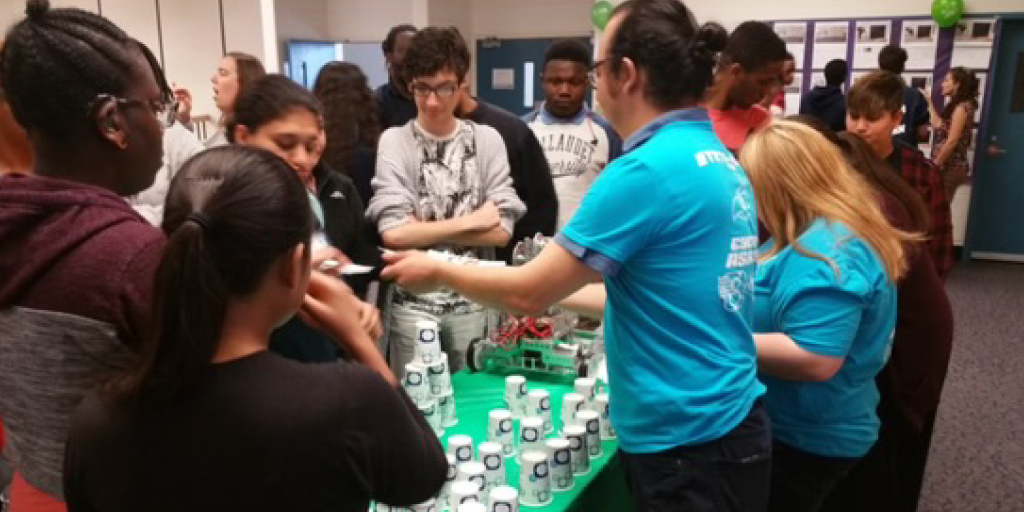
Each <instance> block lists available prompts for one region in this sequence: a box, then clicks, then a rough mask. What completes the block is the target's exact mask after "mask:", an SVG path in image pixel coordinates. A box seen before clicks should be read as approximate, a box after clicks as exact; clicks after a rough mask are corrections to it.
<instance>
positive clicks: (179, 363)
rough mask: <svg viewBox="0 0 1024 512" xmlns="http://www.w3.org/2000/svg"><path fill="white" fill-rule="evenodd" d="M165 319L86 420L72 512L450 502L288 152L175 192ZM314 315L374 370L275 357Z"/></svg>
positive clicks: (217, 154) (162, 276)
mask: <svg viewBox="0 0 1024 512" xmlns="http://www.w3.org/2000/svg"><path fill="white" fill-rule="evenodd" d="M163 229H164V231H165V233H166V234H167V237H168V240H167V246H166V249H165V252H164V254H163V257H162V259H161V261H160V265H159V268H158V271H157V277H156V284H155V297H156V300H155V305H154V323H153V332H152V335H151V336H149V337H148V338H146V340H145V341H144V343H143V345H142V347H141V349H140V351H141V354H140V357H139V358H138V360H137V362H136V363H135V364H134V365H133V366H132V367H130V368H129V370H128V371H126V372H125V373H124V374H122V375H121V376H120V377H119V378H117V379H115V380H113V381H112V382H110V383H109V384H108V385H107V386H106V387H104V388H103V389H102V390H101V391H100V392H97V393H94V394H92V395H90V396H88V397H87V398H86V399H85V400H84V401H83V402H82V404H81V406H80V407H79V409H78V411H77V412H76V414H75V415H74V417H73V420H72V427H71V432H70V435H69V439H68V444H67V451H66V458H65V479H64V491H65V494H66V497H67V501H68V505H69V509H70V510H72V511H76V510H83V511H103V512H118V511H136V510H149V511H165V510H166V511H172V510H173V511H179V510H192V511H203V510H209V511H214V510H216V511H222V510H247V511H259V510H266V511H280V510H304V511H314V510H323V511H360V512H362V511H365V510H366V509H367V507H368V506H369V501H370V500H371V499H373V500H378V501H383V502H386V503H391V504H395V505H403V506H406V505H410V504H414V503H418V502H422V501H425V500H427V499H428V498H430V497H431V496H433V495H435V494H436V492H437V491H438V489H440V487H441V484H442V482H443V480H444V477H445V473H446V471H447V461H446V459H445V456H444V453H443V451H442V449H441V446H440V444H439V443H438V441H437V437H436V436H435V435H434V433H433V431H432V430H431V428H430V426H429V425H428V424H427V423H426V422H425V421H424V419H423V417H422V415H421V414H420V413H419V411H418V409H417V408H416V406H415V405H414V404H413V403H412V402H411V401H410V400H409V398H408V397H407V396H406V395H405V394H404V392H403V391H401V390H400V389H398V387H397V384H396V381H395V379H394V378H393V377H392V376H391V373H390V371H389V370H388V367H387V364H386V363H385V362H384V359H383V357H382V356H381V355H380V354H379V353H378V351H377V348H376V346H375V344H374V342H373V340H372V339H371V338H370V337H369V336H368V335H367V333H366V332H365V331H364V330H363V329H362V328H361V326H360V325H359V320H358V317H357V313H356V309H357V303H358V299H356V298H355V296H354V295H353V294H352V292H351V290H350V289H348V287H346V286H345V285H344V284H343V283H342V282H341V281H339V280H338V279H336V278H334V277H330V276H327V275H324V274H320V273H317V272H312V266H311V255H310V240H311V234H312V232H313V213H312V212H311V210H310V208H309V204H308V200H307V197H306V192H305V191H304V190H303V187H302V183H301V182H300V181H299V179H298V178H297V176H296V174H295V172H294V171H293V170H292V169H290V168H289V167H288V166H287V165H286V164H285V163H284V162H283V161H282V160H280V159H279V158H277V157H276V156H274V155H273V154H272V153H270V152H267V151H264V150H259V149H253V148H239V147H223V148H216V149H212V150H209V151H206V152H204V153H201V154H199V155H197V156H196V157H195V158H193V159H192V160H190V161H189V162H188V163H187V164H186V165H185V167H184V168H183V169H182V170H181V171H180V172H179V174H178V175H177V176H176V177H175V178H174V181H173V182H172V184H171V190H170V192H169V194H168V198H167V211H166V215H165V218H164V224H163ZM296 312H300V314H301V315H303V316H304V317H305V318H306V320H307V321H308V322H309V323H311V324H313V325H316V326H318V327H320V328H322V329H324V330H326V331H327V332H329V333H330V334H331V335H332V337H333V338H334V339H337V340H339V343H343V344H344V345H345V348H346V350H347V351H348V353H349V354H351V355H352V358H353V359H354V360H355V361H357V362H358V363H359V364H352V363H335V364H320V365H312V364H302V363H298V362H294V361H290V360H287V359H284V358H282V357H280V356H278V355H276V354H273V353H271V352H269V351H268V350H267V346H268V343H269V341H268V340H269V337H270V332H271V331H272V330H273V329H274V328H276V327H277V326H278V325H280V324H281V323H283V322H284V321H285V320H286V319H288V318H290V317H291V316H292V315H294V314H296Z"/></svg>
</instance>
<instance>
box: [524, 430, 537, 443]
mask: <svg viewBox="0 0 1024 512" xmlns="http://www.w3.org/2000/svg"><path fill="white" fill-rule="evenodd" d="M538 439H540V433H539V432H537V431H536V430H534V429H532V428H527V429H524V430H523V441H529V442H533V441H536V440H538Z"/></svg>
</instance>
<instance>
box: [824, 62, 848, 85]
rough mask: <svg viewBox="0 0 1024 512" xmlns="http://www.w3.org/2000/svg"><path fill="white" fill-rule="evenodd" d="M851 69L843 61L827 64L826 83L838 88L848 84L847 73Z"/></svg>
mask: <svg viewBox="0 0 1024 512" xmlns="http://www.w3.org/2000/svg"><path fill="white" fill-rule="evenodd" d="M848 70H849V67H848V66H847V65H846V61H845V60H843V59H833V60H830V61H828V64H825V83H826V84H828V85H830V86H833V87H838V86H840V85H842V84H843V83H844V82H846V73H847V71H848Z"/></svg>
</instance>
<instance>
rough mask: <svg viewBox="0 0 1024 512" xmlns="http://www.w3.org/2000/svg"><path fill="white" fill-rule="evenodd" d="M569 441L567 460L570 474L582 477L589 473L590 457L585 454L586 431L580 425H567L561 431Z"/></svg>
mask: <svg viewBox="0 0 1024 512" xmlns="http://www.w3.org/2000/svg"><path fill="white" fill-rule="evenodd" d="M563 431H564V433H565V438H566V439H567V440H568V441H569V459H570V463H571V464H572V474H573V475H575V476H583V475H586V474H587V473H589V472H590V455H589V453H588V452H587V429H586V428H585V427H583V426H582V425H569V426H568V427H565V429H563Z"/></svg>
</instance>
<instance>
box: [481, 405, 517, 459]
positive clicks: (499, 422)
mask: <svg viewBox="0 0 1024 512" xmlns="http://www.w3.org/2000/svg"><path fill="white" fill-rule="evenodd" d="M487 440H488V441H490V442H492V443H498V444H500V445H501V452H502V454H504V456H505V457H512V456H514V455H515V454H516V446H515V442H516V439H515V428H514V426H513V424H512V413H511V412H510V411H508V410H507V409H494V410H493V411H491V412H490V413H489V414H488V415H487Z"/></svg>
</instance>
